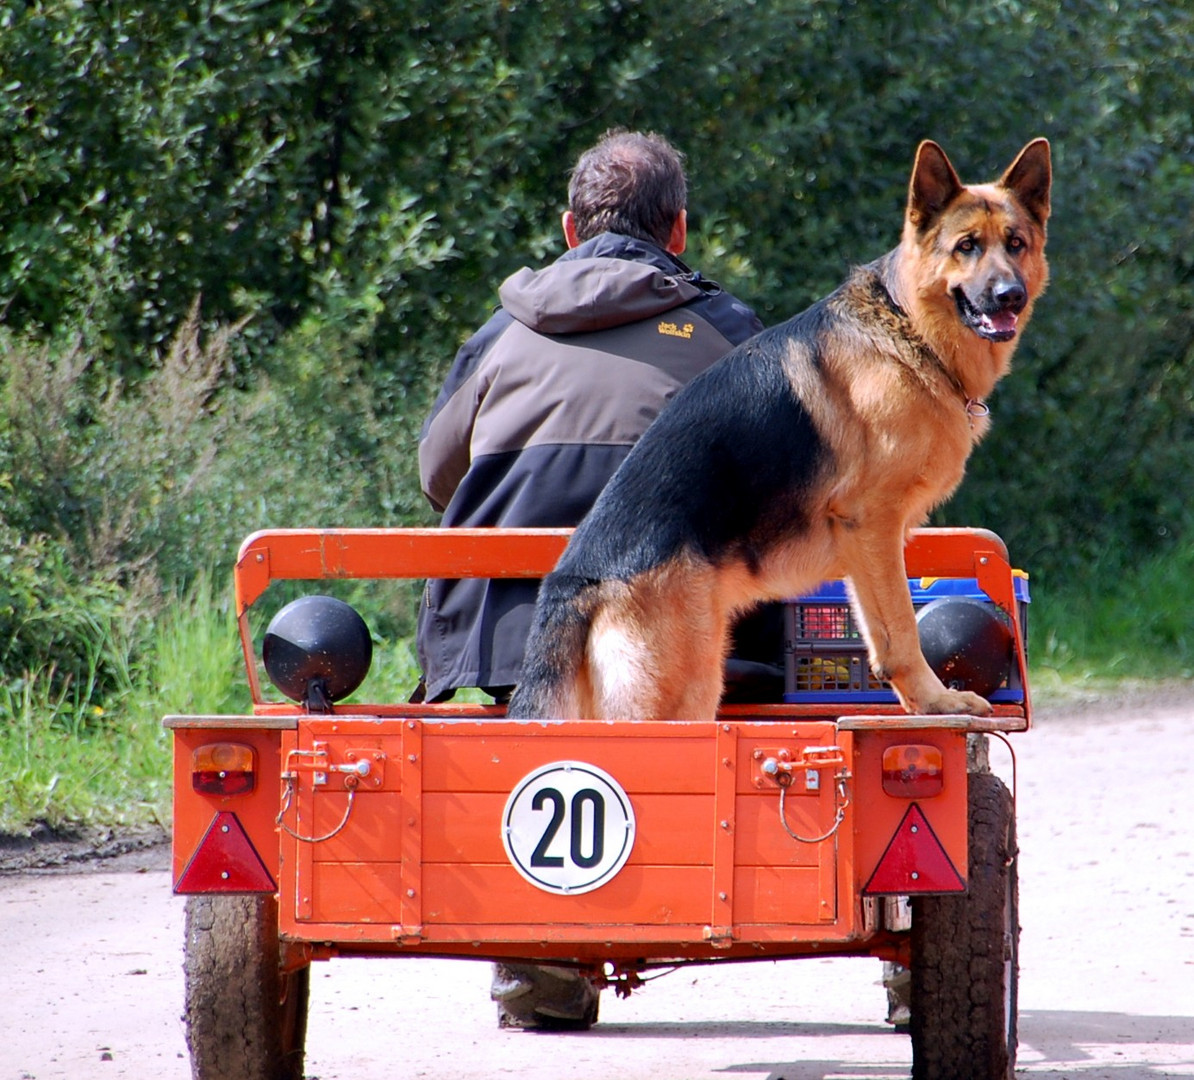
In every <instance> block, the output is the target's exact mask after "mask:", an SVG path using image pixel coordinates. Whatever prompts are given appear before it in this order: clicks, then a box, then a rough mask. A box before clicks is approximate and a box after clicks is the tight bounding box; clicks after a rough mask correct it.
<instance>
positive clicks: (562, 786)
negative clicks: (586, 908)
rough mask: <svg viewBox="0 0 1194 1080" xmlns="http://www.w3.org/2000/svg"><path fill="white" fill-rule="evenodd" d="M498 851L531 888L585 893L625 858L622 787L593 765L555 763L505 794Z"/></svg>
mask: <svg viewBox="0 0 1194 1080" xmlns="http://www.w3.org/2000/svg"><path fill="white" fill-rule="evenodd" d="M502 843H503V844H504V845H505V847H506V855H507V856H508V857H509V859H510V862H512V863H513V864H514V868H515V869H516V870H517V871H518V872H519V873H520V874H521V875H522V876H523V877H524V878H526V879H527V881H529V882H530V883H531V884H532V885H534V886H536V887H537V888H540V889H543V890H545V891H546V892H551V893H559V894H561V895H569V896H571V895H575V894H577V893H586V892H591V891H592V890H593V889H596V888H599V887H600V886H602V885H604V884H605V883H606V882H607V881H609V880H610V879H611V878H612V877H613V876H614V875H615V874H616V873H617V872H618V871H619V870H621V869H622V867H623V866H625V865H626V860H627V859H628V858H630V849H631V848H632V847H633V846H634V808H633V807H632V806H631V805H630V798H629V796H628V795H627V794H626V792H625V791H623V790H622V785H621V784H619V783H618V782H617V780H615V779H614V778H613V777H612V776H610V775H609V773H607V772H605V771H604V770H602V769H599V768H597V766H596V765H587V764H585V762H583V761H554V762H552V763H551V764H550V765H543V766H541V767H540V768H538V769H536V770H535V771H534V772H532V773H530V774H528V775H527V776H524V777H523V778H522V779H521V780H520V781H519V782H518V784H517V785H515V788H514V790H513V791H512V792H510V797H509V798H508V799H507V800H506V809H505V811H504V812H503V814H502Z"/></svg>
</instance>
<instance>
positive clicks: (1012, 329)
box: [954, 280, 1028, 341]
mask: <svg viewBox="0 0 1194 1080" xmlns="http://www.w3.org/2000/svg"><path fill="white" fill-rule="evenodd" d="M954 303H955V304H957V306H958V315H959V316H960V317H961V319H962V322H963V323H965V324H966V325H967V326H968V327H970V329H971V330H973V331H974V332H975V333H976V334H978V336H979V337H981V338H985V339H986V340H987V341H1011V339H1012V338H1014V337H1015V336H1016V330H1017V329H1018V327H1019V321H1020V312H1022V311H1023V310H1024V308H1025V306H1026V305H1027V303H1028V290H1027V289H1025V288H1024V285H1023V283H1022V282H1021V281H1019V280H1011V281H1006V282H1000V283H998V284H996V285H994V286H992V287H991V288H990V289H988V290H986V291H985V292H984V293H983V296H982V299H981V302H980V303H977V304H976V303H972V302H971V300H970V297H968V296H967V295H966V290H965V289H963V288H962V287H961V286H959V287H958V288H956V289H954Z"/></svg>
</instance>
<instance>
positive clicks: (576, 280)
mask: <svg viewBox="0 0 1194 1080" xmlns="http://www.w3.org/2000/svg"><path fill="white" fill-rule="evenodd" d="M698 280H699V278H698V275H695V274H693V273H691V272H690V271H689V270H688V268H687V267H686V266H684V264H683V263H681V262H680V261H679V260H678V259H674V258H672V257H671V256H670V255H668V254H666V253H665V252H663V251H661V250H660V249H659V248H656V247H655V246H653V245H651V244H647V243H644V242H643V241H641V240H633V239H631V238H630V237H624V236H617V235H615V234H612V233H605V234H602V235H601V236H597V237H594V238H593V239H592V240H590V241H588V242H587V243H584V244H581V245H580V246H579V247H577V248H575V249H573V250H572V251H569V252H567V253H566V254H564V255H562V256H561V257H560V258H559V259H557V260H556V261H555V262H554V263H552V264H551V265H550V266H547V267H545V268H544V269H542V270H531V269H530V268H529V267H523V268H522V269H521V270H519V271H518V272H517V273H514V274H511V275H510V277H508V278H507V279H506V280H505V281H504V282H503V283H502V286H501V288H500V289H499V290H498V295H499V297H500V298H501V302H502V307H503V308H505V309H506V311H508V312H509V313H510V314H511V315H512V316H513V317H514V318H515V319H517V320H518V321H519V322H520V323H522V324H523V325H525V326H527V327H529V328H530V329H532V330H534V331H536V332H537V333H540V334H576V333H588V332H592V331H595V330H607V329H609V328H610V327H613V326H623V325H625V324H626V323H633V322H638V321H640V320H642V319H650V318H652V317H654V316H656V315H660V314H662V313H663V312H665V311H671V310H672V309H673V308H677V307H679V306H680V305H681V304H686V303H688V301H690V300H694V299H695V298H696V297H698V296H700V295H701V293H702V292H703V290H702V288H701V286H700V285H699V284H697V282H698Z"/></svg>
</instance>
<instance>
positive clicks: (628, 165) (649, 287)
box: [418, 131, 762, 701]
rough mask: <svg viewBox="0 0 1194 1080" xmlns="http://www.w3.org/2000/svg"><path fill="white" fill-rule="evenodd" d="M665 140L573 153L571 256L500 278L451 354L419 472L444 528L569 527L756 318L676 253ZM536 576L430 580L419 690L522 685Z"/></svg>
mask: <svg viewBox="0 0 1194 1080" xmlns="http://www.w3.org/2000/svg"><path fill="white" fill-rule="evenodd" d="M685 202H686V183H685V178H684V171H683V163H682V159H681V157H680V155H679V153H678V152H677V151H676V150H675V149H673V148H672V147H671V146H670V145H669V144H668V143H667V142H666V141H665V140H664V139H663V138H661V137H660V136H658V135H654V134H640V133H636V132H626V131H614V132H609V133H607V134H606V135H605V136H604V137H603V138H602V139H601V140H600V142H598V143H597V145H596V146H595V147H593V148H592V149H591V150H589V151H587V152H586V153H585V154H584V155H582V156H581V158H580V160H579V161H578V162H577V164H576V167H575V169H574V170H573V173H572V179H571V183H570V185H569V191H568V210H567V211H566V212H565V213H564V216H563V226H564V236H565V239H566V240H567V244H568V249H569V250H568V251H567V252H566V253H565V254H564V255H562V256H561V257H560V258H559V259H558V260H557V261H556V262H554V263H553V264H551V265H550V266H548V267H547V268H545V269H543V270H540V271H538V272H535V271H532V270H530V269H527V268H524V269H522V270H520V271H518V272H517V273H516V274H514V275H513V276H512V277H510V278H508V279H507V280H506V281H505V282H504V283H503V284H502V286H501V289H500V290H499V296H500V298H501V301H502V307H501V308H500V309H499V310H498V312H497V313H496V314H495V315H494V316H493V317H492V318H491V319H490V320H489V321H488V322H487V323H486V324H485V325H484V326H483V327H482V328H481V330H480V331H478V332H477V333H476V334H475V335H474V336H473V337H472V338H470V339H469V340H468V341H467V342H466V343H465V345H464V346H463V347H462V348H461V350H460V352H459V353H458V354H457V356H456V360H455V363H454V364H453V366H452V369H451V371H450V372H449V373H448V377H447V380H446V381H445V383H444V387H443V389H442V390H441V391H440V394H439V397H438V398H437V399H436V401H435V404H434V406H433V408H432V411H431V415H430V416H429V417H428V418H427V421H426V423H425V424H424V426H423V433H422V436H421V438H420V442H419V473H420V477H421V481H422V486H423V491H424V493H425V494H426V495H427V497H428V499H429V500H430V501H431V504H432V505H433V506H434V507H435V508H436V509H437V510H442V511H443V522H442V524H444V525H445V526H510V527H517V526H540V527H562V526H572V525H576V524H577V523H578V522H579V521H580V519H581V518H582V517H583V516H584V515H585V513H586V512H587V511H588V509H589V507H590V506H591V505H592V503H593V501H594V500H595V499H596V498H597V495H598V493H599V492H600V491H601V489H602V487H604V486H605V482H606V481H607V480H608V479H609V477H610V476H611V475H613V472H614V470H615V469H616V468H617V467H618V465H619V464H620V463H621V461H622V459H623V458H624V457H625V456H626V454H627V452H628V451H629V450H630V447H631V446H632V445H633V444H634V443H635V441H636V440H637V439H638V437H639V436H640V435H641V434H642V433H643V431H644V430H646V427H647V425H648V424H649V423H650V422H651V421H652V420H653V419H654V418H655V416H656V415H657V414H658V412H659V410H660V409H661V408H662V407H663V405H664V403H665V402H666V401H667V400H668V398H670V397H671V396H672V395H673V394H674V393H675V392H676V390H677V389H679V387H680V386H681V385H683V384H684V383H686V382H687V381H688V380H689V379H690V378H692V377H693V376H694V375H696V374H697V373H698V372H700V371H702V370H704V369H705V368H706V367H708V366H709V365H710V364H711V363H713V361H714V360H716V359H718V358H719V357H720V356H722V355H723V354H724V353H726V352H728V351H729V350H730V348H731V347H733V346H734V345H736V344H738V343H739V342H741V341H744V340H745V339H746V338H748V337H751V336H752V335H753V334H755V333H757V332H758V331H759V330H761V329H762V324H761V323H760V322H759V320H758V318H757V317H756V316H755V315H754V313H753V312H752V311H751V310H750V309H749V308H747V307H746V306H745V305H744V304H742V303H741V302H740V301H738V300H736V299H735V298H734V297H732V296H731V295H730V294H729V293H727V292H725V291H724V290H722V289H721V288H720V287H719V286H718V285H717V284H716V283H715V282H711V281H707V280H705V279H704V278H702V277H701V275H700V274H698V273H694V272H693V271H691V270H690V269H689V268H688V267H687V266H685V265H684V263H682V262H681V261H680V259H679V258H678V256H679V255H680V254H681V253H682V252H683V251H684V248H685V244H686V239H687V212H686V210H685ZM537 588H538V583H537V582H535V581H487V580H479V579H472V580H466V581H430V582H428V584H427V589H426V593H425V602H424V604H423V605H422V607H421V610H420V613H419V625H418V650H419V660H420V663H421V665H422V671H423V682H424V685H425V696H426V700H429V701H442V700H446V699H447V698H450V697H451V696H452V694H453V693H454V692H455V690H456V689H457V688H459V687H465V686H470V687H471V686H479V687H481V688H483V689H484V690H486V691H487V692H489V693H491V694H492V695H493V696H494V697H495V698H496V699H497V700H499V701H502V700H504V699H505V698H506V697H508V696H509V693H510V690H511V689H512V688H513V685H514V684H515V683H516V682H517V681H518V677H519V674H520V671H521V667H522V656H523V647H524V644H525V642H526V637H527V633H528V631H529V629H530V620H531V614H532V611H533V607H534V601H535V593H536V590H537Z"/></svg>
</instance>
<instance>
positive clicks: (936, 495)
mask: <svg viewBox="0 0 1194 1080" xmlns="http://www.w3.org/2000/svg"><path fill="white" fill-rule="evenodd" d="M1051 183H1052V170H1051V164H1050V155H1049V144H1048V142H1047V141H1046V140H1045V139H1036V140H1034V141H1033V142H1030V143H1029V144H1028V145H1027V146H1025V147H1024V149H1023V150H1021V151H1020V154H1019V155H1018V156H1017V157H1016V159H1015V161H1013V162H1012V164H1011V165H1010V166H1009V167H1008V169H1007V171H1006V172H1004V174H1003V176H1002V177H1001V178H1000V179H999V180H997V181H995V182H994V183H990V184H982V185H977V186H966V185H963V184H962V182H961V181H960V180H959V179H958V175H957V173H956V172H955V171H954V168H953V166H952V165H951V164H950V162H949V159H948V158H947V157H946V156H945V152H944V151H943V150H942V149H941V148H940V147H939V146H938V145H937V144H936V143H933V142H929V141H926V142H923V143H921V145H920V147H919V148H918V150H917V153H916V161H915V164H914V166H913V169H912V178H911V181H910V183H909V187H908V201H907V209H906V212H905V217H904V231H903V235H902V237H901V240H900V244H899V246H898V247H896V248H895V249H894V250H893V251H891V252H889V253H888V254H886V255H884V256H883V257H882V258H880V259H878V260H876V261H875V262H873V263H870V264H868V265H866V266H862V267H858V268H856V269H855V270H854V271H853V272H852V273H851V275H850V276H849V278H848V279H847V281H846V283H845V284H844V285H842V286H841V287H840V288H839V289H838V290H837V291H836V292H834V293H832V294H831V295H830V296H828V297H826V298H825V299H823V300H820V301H818V302H817V303H815V304H813V306H812V307H810V308H808V309H807V310H806V311H804V312H802V313H801V314H799V315H797V316H795V317H794V318H792V319H790V320H789V321H787V322H786V323H782V324H780V325H779V326H775V327H773V328H771V329H769V330H765V331H764V332H763V333H761V334H759V335H758V336H756V337H754V338H752V339H751V340H750V341H747V342H745V343H744V344H742V345H740V346H739V347H738V348H736V349H735V350H734V351H733V352H731V353H729V354H728V355H727V356H725V357H723V358H722V359H721V360H720V361H718V362H717V363H716V364H714V365H713V366H712V367H711V368H709V369H708V370H707V371H705V372H704V373H703V374H701V375H699V376H697V377H696V378H695V379H693V380H692V381H691V382H690V383H688V384H687V385H686V386H685V387H684V388H683V389H682V390H681V391H680V392H679V393H678V394H677V395H676V397H675V398H674V399H673V400H672V401H671V403H670V404H669V405H668V406H667V408H665V409H664V410H663V412H662V413H661V414H660V415H659V417H658V418H657V419H656V421H655V422H654V423H653V424H652V425H651V427H650V428H648V430H647V431H646V433H645V434H644V435H643V437H642V438H641V439H640V440H639V442H638V444H637V445H636V446H635V447H634V449H633V450H632V451H631V452H630V454H629V455H628V456H627V458H626V460H625V461H624V462H623V464H622V466H621V468H620V469H619V470H618V471H617V472H616V473H615V474H614V476H613V478H612V479H611V480H610V482H609V484H608V485H607V486H606V488H605V490H604V491H603V492H602V494H601V496H600V497H599V498H598V500H597V502H596V503H595V504H594V506H593V508H592V510H591V511H590V512H589V514H588V516H587V517H586V518H585V519H584V520H583V521H582V522H581V524H580V525H579V526H578V527H577V529H576V532H575V533H574V534H573V536H572V538H571V540H570V542H569V544H568V546H567V548H566V549H565V551H564V553H563V555H562V556H561V558H560V561H559V563H558V564H557V566H556V568H555V570H554V571H553V572H552V573H551V574H549V575H548V576H547V577H546V578H545V579H544V581H543V584H542V587H541V589H540V593H539V600H538V604H537V607H536V611H535V618H534V624H533V627H532V631H531V635H530V638H529V641H528V645H527V655H526V662H525V666H524V672H523V678H522V682H521V683H520V684H519V685H518V687H517V689H516V691H515V693H514V696H513V698H512V699H511V702H510V707H509V710H508V715H510V716H511V717H515V718H592V719H605V718H621V719H712V718H713V717H714V715H715V714H716V710H717V706H718V702H719V700H720V698H721V694H722V669H723V660H724V658H725V656H726V653H727V648H728V645H727V642H728V639H729V631H730V628H731V625H732V622H733V620H734V619H735V618H736V616H738V615H739V614H741V613H743V612H745V611H747V610H749V609H751V608H753V607H754V606H755V605H757V604H758V603H760V602H762V601H766V600H772V599H779V598H784V597H791V596H796V595H799V594H800V593H801V592H807V591H808V590H809V589H811V588H812V587H814V586H815V585H817V584H818V583H819V582H821V581H823V580H826V579H828V578H835V577H842V578H845V579H846V582H847V584H848V587H849V590H850V596H851V600H852V602H853V605H854V608H855V611H856V614H857V616H858V617H859V624H860V626H861V628H862V632H863V637H864V639H865V641H866V644H867V647H868V650H869V653H870V659H871V665H872V667H873V669H874V671H875V673H876V674H877V675H878V676H879V677H881V678H884V679H886V680H888V681H889V682H890V683H891V685H892V686H893V688H894V689H895V691H896V693H897V694H898V696H899V699H900V702H901V704H902V705H903V707H904V708H905V709H906V710H907V711H908V712H911V713H968V714H972V715H978V716H983V715H987V714H989V713H990V712H991V706H990V705H989V704H988V703H987V702H986V701H985V700H984V699H983V698H981V697H979V696H978V695H977V694H973V693H969V692H967V691H960V690H953V689H947V688H946V687H945V686H944V685H943V684H942V682H941V680H940V679H939V678H938V677H937V676H936V675H935V674H934V673H933V671H932V670H931V669H930V668H929V665H928V664H927V663H926V661H925V659H924V656H923V654H922V653H921V650H920V643H919V640H918V637H917V630H916V621H915V616H914V612H913V608H912V601H911V598H910V595H909V591H908V584H907V576H906V572H905V568H904V557H903V549H904V544H905V542H906V539H907V536H908V532H909V530H910V529H912V528H913V527H915V526H917V525H920V524H922V523H923V522H924V521H925V520H926V518H927V515H928V513H929V511H930V510H932V508H933V507H935V506H936V505H938V504H939V503H941V502H942V501H943V500H945V499H946V498H948V497H949V496H950V495H951V494H952V493H953V491H954V489H955V488H957V486H958V484H959V483H960V482H961V480H962V475H963V472H964V470H965V465H966V459H967V458H968V457H969V455H970V451H971V448H972V447H973V446H974V445H975V443H977V442H978V441H979V439H980V438H982V436H983V434H984V433H985V431H986V429H987V424H988V419H987V408H986V406H985V404H984V399H985V398H986V397H987V395H988V394H990V393H991V391H992V389H993V388H994V386H995V384H996V383H997V382H998V381H999V379H1000V378H1001V377H1002V376H1003V375H1005V374H1006V373H1007V371H1008V368H1009V365H1010V362H1011V357H1012V352H1013V350H1014V349H1015V347H1016V341H1017V338H1018V337H1019V334H1020V332H1021V331H1022V330H1023V328H1024V325H1025V324H1026V323H1027V322H1028V319H1029V316H1030V315H1031V313H1032V306H1033V302H1034V301H1035V300H1036V298H1037V297H1038V296H1039V295H1040V294H1041V292H1042V290H1043V289H1044V287H1045V284H1046V281H1047V278H1048V269H1047V265H1046V262H1045V251H1044V248H1045V224H1046V221H1047V219H1048V217H1049V193H1050V186H1051Z"/></svg>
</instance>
